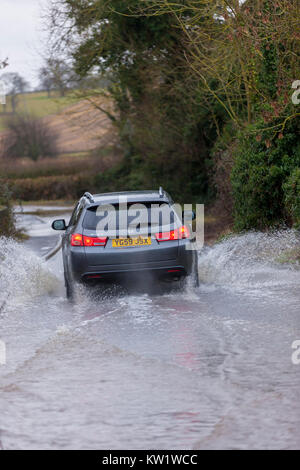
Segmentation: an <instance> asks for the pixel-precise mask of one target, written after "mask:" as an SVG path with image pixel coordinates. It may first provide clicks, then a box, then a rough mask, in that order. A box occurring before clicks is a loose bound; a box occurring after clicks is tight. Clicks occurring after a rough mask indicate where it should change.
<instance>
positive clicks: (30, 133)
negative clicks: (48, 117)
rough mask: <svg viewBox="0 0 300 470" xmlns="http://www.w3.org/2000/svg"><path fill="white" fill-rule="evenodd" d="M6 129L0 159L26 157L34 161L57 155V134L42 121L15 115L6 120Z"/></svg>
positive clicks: (27, 116)
mask: <svg viewBox="0 0 300 470" xmlns="http://www.w3.org/2000/svg"><path fill="white" fill-rule="evenodd" d="M6 127H7V129H8V132H7V135H6V136H5V138H4V141H3V148H2V149H1V157H2V158H9V159H16V158H24V157H27V158H30V159H32V160H34V161H36V160H38V159H39V158H45V157H55V156H56V155H57V153H58V150H57V145H56V142H57V134H56V133H55V132H54V131H53V129H51V127H50V126H49V124H47V122H45V121H44V120H42V119H37V118H35V117H34V116H30V115H28V114H26V115H17V114H16V115H15V116H11V117H10V118H9V119H7V122H6Z"/></svg>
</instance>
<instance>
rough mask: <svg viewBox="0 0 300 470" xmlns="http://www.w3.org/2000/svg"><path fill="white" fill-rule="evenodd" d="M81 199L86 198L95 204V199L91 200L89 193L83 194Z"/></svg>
mask: <svg viewBox="0 0 300 470" xmlns="http://www.w3.org/2000/svg"><path fill="white" fill-rule="evenodd" d="M83 197H86V198H87V199H89V200H90V201H91V202H95V199H94V198H93V196H92V195H91V193H89V192H86V193H84V195H83Z"/></svg>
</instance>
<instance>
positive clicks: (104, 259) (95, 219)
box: [52, 188, 198, 298]
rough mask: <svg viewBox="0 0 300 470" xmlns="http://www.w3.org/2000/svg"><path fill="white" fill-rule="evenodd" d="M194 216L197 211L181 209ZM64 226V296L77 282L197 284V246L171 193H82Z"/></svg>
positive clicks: (58, 226)
mask: <svg viewBox="0 0 300 470" xmlns="http://www.w3.org/2000/svg"><path fill="white" fill-rule="evenodd" d="M187 218H188V219H189V220H190V221H192V219H194V218H195V214H194V213H193V212H192V211H190V213H189V214H185V221H186V220H187ZM52 228H53V229H54V230H64V234H63V237H62V255H63V264H64V275H65V284H66V292H67V297H68V298H72V297H73V295H74V292H75V289H76V283H78V282H79V283H83V284H87V285H90V286H96V285H99V284H103V283H110V284H111V283H114V284H122V283H125V284H128V283H133V284H134V285H143V286H145V287H146V288H147V287H149V286H152V285H153V283H158V284H162V283H164V285H169V286H170V285H172V287H174V286H181V287H182V285H183V284H184V280H185V279H186V278H187V276H191V279H192V283H193V285H198V269H197V251H196V249H195V245H194V244H195V239H193V238H192V236H191V233H192V230H191V226H190V225H189V224H187V223H186V222H185V225H183V223H182V214H179V213H178V210H176V206H175V205H174V203H173V201H172V199H171V197H170V196H169V194H168V193H167V192H165V191H164V190H163V189H162V188H160V189H159V191H127V192H119V193H104V194H94V195H92V194H90V193H85V194H84V195H83V196H82V197H81V199H80V200H79V201H78V203H77V205H76V207H75V209H74V211H73V213H72V216H71V219H70V221H69V224H68V225H66V222H65V220H62V219H60V220H55V221H54V222H53V223H52Z"/></svg>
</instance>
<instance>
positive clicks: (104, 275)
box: [80, 266, 188, 285]
mask: <svg viewBox="0 0 300 470" xmlns="http://www.w3.org/2000/svg"><path fill="white" fill-rule="evenodd" d="M187 274H188V273H187V271H186V270H185V268H184V267H183V266H171V267H159V268H151V269H149V267H148V268H139V269H137V268H131V269H127V270H126V269H122V270H111V271H104V272H103V271H100V272H99V270H98V271H97V272H96V271H94V272H86V273H84V274H82V275H81V278H80V281H81V282H83V283H85V284H89V285H93V284H98V283H101V282H116V283H123V282H133V283H138V284H141V283H144V282H147V283H149V282H153V281H160V282H174V281H178V280H180V279H182V278H184V277H186V276H187Z"/></svg>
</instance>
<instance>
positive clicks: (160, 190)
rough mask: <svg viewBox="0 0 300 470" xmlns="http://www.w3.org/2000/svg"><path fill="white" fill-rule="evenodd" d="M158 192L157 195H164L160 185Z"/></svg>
mask: <svg viewBox="0 0 300 470" xmlns="http://www.w3.org/2000/svg"><path fill="white" fill-rule="evenodd" d="M158 193H159V197H164V190H163V188H162V186H160V187H159V190H158Z"/></svg>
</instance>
